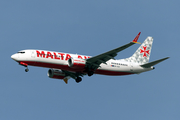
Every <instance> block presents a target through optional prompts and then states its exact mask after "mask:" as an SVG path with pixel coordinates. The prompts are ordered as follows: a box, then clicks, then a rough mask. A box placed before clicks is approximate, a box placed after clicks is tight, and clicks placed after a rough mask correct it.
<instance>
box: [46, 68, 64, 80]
mask: <svg viewBox="0 0 180 120" xmlns="http://www.w3.org/2000/svg"><path fill="white" fill-rule="evenodd" d="M47 75H48V77H49V78H55V79H64V78H65V74H64V73H63V72H62V71H61V70H58V69H49V70H48V73H47Z"/></svg>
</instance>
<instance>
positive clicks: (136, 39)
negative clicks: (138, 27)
mask: <svg viewBox="0 0 180 120" xmlns="http://www.w3.org/2000/svg"><path fill="white" fill-rule="evenodd" d="M140 34H141V32H139V33H138V35H137V36H136V37H135V38H134V40H133V41H132V42H133V43H138V44H141V43H140V42H137V41H138V39H139V36H140Z"/></svg>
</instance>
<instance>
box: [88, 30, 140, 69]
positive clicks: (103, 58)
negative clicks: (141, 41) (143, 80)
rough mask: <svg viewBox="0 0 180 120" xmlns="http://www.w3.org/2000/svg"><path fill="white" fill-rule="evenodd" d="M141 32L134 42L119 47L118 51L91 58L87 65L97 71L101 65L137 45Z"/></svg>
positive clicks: (114, 50)
mask: <svg viewBox="0 0 180 120" xmlns="http://www.w3.org/2000/svg"><path fill="white" fill-rule="evenodd" d="M140 34H141V32H139V34H138V35H137V36H136V37H135V38H134V40H133V41H132V42H130V43H128V44H126V45H123V46H121V47H118V48H116V49H113V50H110V51H108V52H105V53H102V54H100V55H97V56H94V57H91V58H89V59H87V60H86V65H87V66H88V67H89V68H91V69H97V68H98V67H99V65H100V64H101V63H104V64H106V62H107V61H108V60H110V59H114V57H115V56H116V55H117V53H118V52H120V51H122V50H124V49H126V48H128V47H130V46H132V45H133V44H135V43H138V42H137V40H138V38H139V36H140Z"/></svg>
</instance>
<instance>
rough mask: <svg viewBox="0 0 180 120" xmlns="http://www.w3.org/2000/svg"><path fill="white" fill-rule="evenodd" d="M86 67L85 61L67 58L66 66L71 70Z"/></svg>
mask: <svg viewBox="0 0 180 120" xmlns="http://www.w3.org/2000/svg"><path fill="white" fill-rule="evenodd" d="M85 65H86V61H85V60H83V59H79V58H69V59H68V66H69V67H71V68H80V69H81V68H84V67H85Z"/></svg>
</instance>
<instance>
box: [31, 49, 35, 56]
mask: <svg viewBox="0 0 180 120" xmlns="http://www.w3.org/2000/svg"><path fill="white" fill-rule="evenodd" d="M31 57H32V58H35V51H34V50H33V51H32V53H31Z"/></svg>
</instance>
